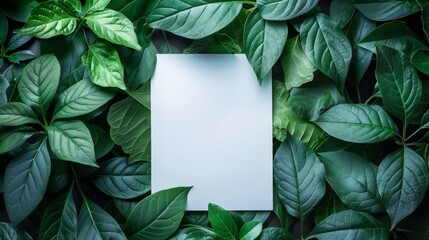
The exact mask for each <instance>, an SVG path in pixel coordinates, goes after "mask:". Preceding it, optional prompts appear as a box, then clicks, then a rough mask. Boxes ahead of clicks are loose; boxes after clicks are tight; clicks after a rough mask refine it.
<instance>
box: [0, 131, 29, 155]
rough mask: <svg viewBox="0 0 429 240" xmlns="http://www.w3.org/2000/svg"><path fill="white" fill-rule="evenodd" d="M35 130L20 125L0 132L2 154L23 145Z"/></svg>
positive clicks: (0, 151)
mask: <svg viewBox="0 0 429 240" xmlns="http://www.w3.org/2000/svg"><path fill="white" fill-rule="evenodd" d="M33 130H34V129H32V128H31V127H27V126H20V127H17V128H11V129H7V130H4V131H2V132H0V154H2V153H6V152H9V151H12V150H13V149H15V148H18V147H20V146H22V144H24V143H25V142H26V141H27V139H28V138H30V137H31V136H33V134H34V132H32V131H33Z"/></svg>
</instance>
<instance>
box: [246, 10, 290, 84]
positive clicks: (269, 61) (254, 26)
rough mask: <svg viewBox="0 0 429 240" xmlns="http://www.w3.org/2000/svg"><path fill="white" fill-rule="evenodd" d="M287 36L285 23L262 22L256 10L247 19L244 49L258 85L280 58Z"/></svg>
mask: <svg viewBox="0 0 429 240" xmlns="http://www.w3.org/2000/svg"><path fill="white" fill-rule="evenodd" d="M287 34H288V27H287V24H286V22H272V21H267V20H264V19H263V18H262V17H261V14H260V13H259V11H258V10H257V9H255V10H253V12H252V13H251V14H250V15H249V16H248V17H247V20H246V23H245V25H244V48H245V52H246V56H247V59H248V60H249V62H250V65H252V67H253V70H254V71H255V73H256V77H257V78H258V81H259V84H262V81H263V80H264V79H265V77H266V76H267V75H268V74H269V73H270V72H271V68H272V67H273V66H274V64H275V63H276V62H277V60H278V59H279V58H280V55H281V54H282V51H283V47H284V46H285V44H286V40H287Z"/></svg>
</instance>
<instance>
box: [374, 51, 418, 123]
mask: <svg viewBox="0 0 429 240" xmlns="http://www.w3.org/2000/svg"><path fill="white" fill-rule="evenodd" d="M375 77H376V78H377V83H378V87H379V89H380V91H381V95H382V99H383V105H384V108H385V109H386V111H388V112H390V113H391V114H393V115H395V116H397V117H398V118H400V119H401V120H402V121H403V122H404V125H405V127H406V125H407V123H409V122H410V118H411V114H412V113H413V111H414V109H415V108H416V106H417V104H418V103H419V101H420V97H421V95H422V83H421V81H420V78H419V75H418V73H417V71H416V70H415V69H414V67H413V66H411V63H410V60H409V58H408V57H407V55H405V53H402V52H400V51H398V50H395V49H393V48H389V47H384V46H378V45H377V68H376V70H375Z"/></svg>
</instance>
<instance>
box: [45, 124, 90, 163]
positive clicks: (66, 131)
mask: <svg viewBox="0 0 429 240" xmlns="http://www.w3.org/2000/svg"><path fill="white" fill-rule="evenodd" d="M48 137H49V144H50V147H51V150H52V152H53V153H54V154H55V156H57V157H58V158H59V159H61V160H65V161H71V162H76V163H80V164H84V165H88V166H93V167H98V165H97V162H96V161H95V155H94V143H93V141H92V138H91V134H90V133H89V130H88V128H87V127H86V126H85V124H83V122H81V121H79V120H69V121H55V122H53V123H52V125H51V126H49V127H48Z"/></svg>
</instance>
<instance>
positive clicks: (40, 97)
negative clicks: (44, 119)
mask: <svg viewBox="0 0 429 240" xmlns="http://www.w3.org/2000/svg"><path fill="white" fill-rule="evenodd" d="M59 80H60V64H59V62H58V60H57V58H56V57H55V56H54V55H44V56H41V57H38V58H36V59H34V60H33V61H31V62H30V63H29V64H27V66H25V67H24V69H23V70H22V76H21V78H20V80H19V82H18V91H19V96H20V97H21V99H22V101H23V102H24V103H25V104H27V105H28V106H30V107H35V108H37V109H40V110H41V113H42V114H46V112H47V111H48V108H49V106H50V105H51V102H52V100H53V99H54V97H55V93H56V91H57V88H58V84H59Z"/></svg>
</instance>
